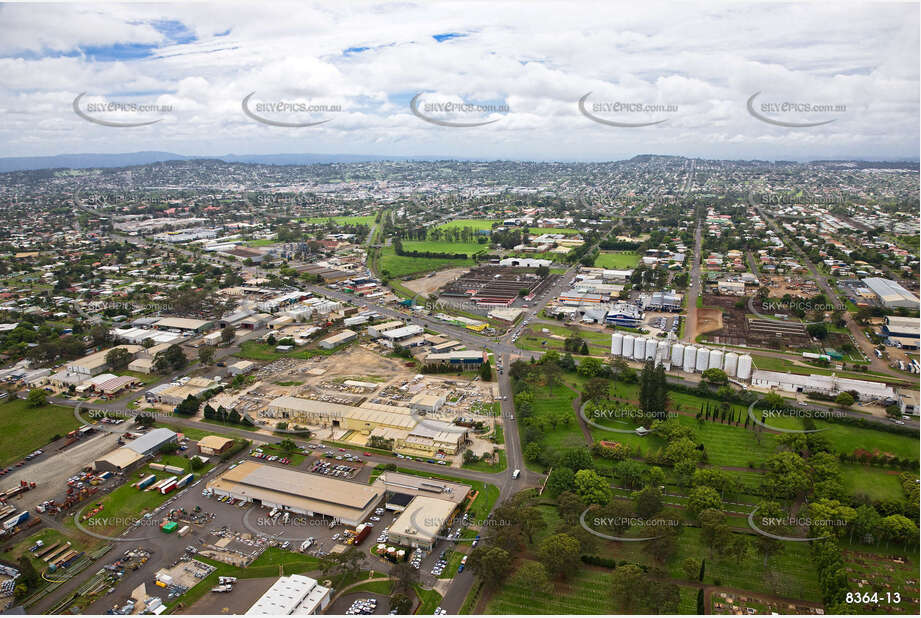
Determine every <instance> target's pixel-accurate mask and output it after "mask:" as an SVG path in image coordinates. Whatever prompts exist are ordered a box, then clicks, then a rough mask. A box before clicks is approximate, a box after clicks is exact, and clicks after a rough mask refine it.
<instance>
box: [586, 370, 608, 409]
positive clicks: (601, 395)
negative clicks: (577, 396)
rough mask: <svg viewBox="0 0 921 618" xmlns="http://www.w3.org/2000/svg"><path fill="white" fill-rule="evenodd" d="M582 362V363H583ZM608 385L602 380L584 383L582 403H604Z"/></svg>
mask: <svg viewBox="0 0 921 618" xmlns="http://www.w3.org/2000/svg"><path fill="white" fill-rule="evenodd" d="M583 362H584V361H583ZM610 386H611V385H610V383H609V382H608V381H607V380H605V379H604V378H592V379H591V380H589V381H588V382H586V383H585V393H584V394H583V400H584V401H604V400H605V399H607V398H608V395H609V393H610Z"/></svg>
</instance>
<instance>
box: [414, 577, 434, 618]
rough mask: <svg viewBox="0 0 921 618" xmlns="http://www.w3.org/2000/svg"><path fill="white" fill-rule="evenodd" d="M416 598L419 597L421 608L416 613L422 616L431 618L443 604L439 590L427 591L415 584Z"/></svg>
mask: <svg viewBox="0 0 921 618" xmlns="http://www.w3.org/2000/svg"><path fill="white" fill-rule="evenodd" d="M413 588H415V590H416V596H417V597H419V607H417V608H416V613H417V614H420V615H428V616H431V615H432V614H434V613H435V608H436V607H438V606H439V605H440V604H441V594H440V593H439V592H438V591H437V590H426V589H425V588H423V587H422V586H420V585H419V584H414V585H413Z"/></svg>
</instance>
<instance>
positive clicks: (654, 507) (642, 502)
mask: <svg viewBox="0 0 921 618" xmlns="http://www.w3.org/2000/svg"><path fill="white" fill-rule="evenodd" d="M633 501H634V504H635V505H636V514H637V515H639V516H640V517H642V518H643V519H649V518H650V517H652V516H653V515H655V514H656V513H658V512H659V511H661V510H662V506H663V504H662V492H660V491H659V488H658V487H645V488H643V489H642V490H640V491H639V492H637V494H636V496H635V497H634V499H633Z"/></svg>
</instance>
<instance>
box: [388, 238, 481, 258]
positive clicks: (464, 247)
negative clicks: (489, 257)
mask: <svg viewBox="0 0 921 618" xmlns="http://www.w3.org/2000/svg"><path fill="white" fill-rule="evenodd" d="M403 249H404V250H405V251H434V252H436V253H466V254H467V255H468V256H470V255H473V254H474V253H479V252H480V251H486V250H487V249H489V245H486V244H482V245H481V244H480V243H478V242H451V241H449V240H437V241H436V240H404V241H403Z"/></svg>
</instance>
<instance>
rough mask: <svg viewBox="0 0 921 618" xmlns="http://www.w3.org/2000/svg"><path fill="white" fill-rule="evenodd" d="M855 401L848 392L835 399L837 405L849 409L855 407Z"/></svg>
mask: <svg viewBox="0 0 921 618" xmlns="http://www.w3.org/2000/svg"><path fill="white" fill-rule="evenodd" d="M854 401H855V399H854V396H853V395H851V394H850V393H847V392H845V393H839V394H838V396H837V397H835V403H836V404H838V405H839V406H841V407H844V408H849V407H851V406H852V405H854Z"/></svg>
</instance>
